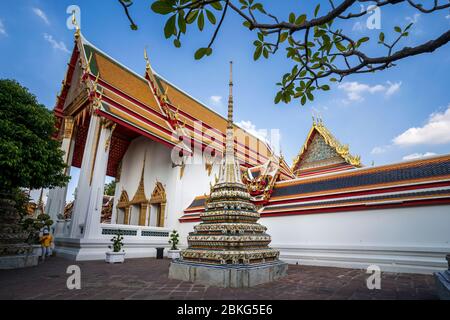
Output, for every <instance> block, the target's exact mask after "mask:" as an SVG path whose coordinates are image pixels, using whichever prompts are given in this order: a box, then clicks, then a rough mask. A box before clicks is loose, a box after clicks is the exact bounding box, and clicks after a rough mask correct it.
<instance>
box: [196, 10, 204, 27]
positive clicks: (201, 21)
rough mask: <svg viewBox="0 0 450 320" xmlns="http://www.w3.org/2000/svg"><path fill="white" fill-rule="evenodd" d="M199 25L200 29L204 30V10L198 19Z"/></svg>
mask: <svg viewBox="0 0 450 320" xmlns="http://www.w3.org/2000/svg"><path fill="white" fill-rule="evenodd" d="M197 25H198V29H199V30H200V31H203V27H204V26H205V16H204V15H203V12H200V14H199V15H198V19H197Z"/></svg>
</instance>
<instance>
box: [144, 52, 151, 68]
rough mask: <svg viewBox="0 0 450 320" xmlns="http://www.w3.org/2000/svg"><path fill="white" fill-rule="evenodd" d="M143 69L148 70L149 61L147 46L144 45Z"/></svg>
mask: <svg viewBox="0 0 450 320" xmlns="http://www.w3.org/2000/svg"><path fill="white" fill-rule="evenodd" d="M144 59H145V69H147V70H150V61H149V60H148V54H147V46H146V47H144Z"/></svg>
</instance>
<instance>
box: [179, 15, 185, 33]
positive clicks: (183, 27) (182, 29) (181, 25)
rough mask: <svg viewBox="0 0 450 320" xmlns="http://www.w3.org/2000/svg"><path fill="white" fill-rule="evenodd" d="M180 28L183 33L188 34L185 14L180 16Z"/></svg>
mask: <svg viewBox="0 0 450 320" xmlns="http://www.w3.org/2000/svg"><path fill="white" fill-rule="evenodd" d="M178 28H180V31H181V32H182V33H186V20H185V19H184V14H180V15H178Z"/></svg>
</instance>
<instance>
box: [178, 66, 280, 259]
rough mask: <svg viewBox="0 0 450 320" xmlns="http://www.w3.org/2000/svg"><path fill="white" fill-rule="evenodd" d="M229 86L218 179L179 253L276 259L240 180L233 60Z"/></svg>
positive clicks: (186, 256) (190, 256)
mask: <svg viewBox="0 0 450 320" xmlns="http://www.w3.org/2000/svg"><path fill="white" fill-rule="evenodd" d="M229 90H230V95H229V99H228V119H227V121H228V124H227V136H226V139H227V140H226V149H225V155H224V157H223V158H222V162H221V165H220V172H219V179H218V181H217V183H216V184H215V185H214V186H213V187H212V189H211V194H210V195H209V198H208V201H207V204H206V208H205V212H204V213H202V214H201V215H200V219H201V220H202V222H201V223H200V224H199V225H197V226H195V227H194V232H191V233H189V236H188V244H189V246H188V248H187V249H186V250H183V251H182V253H181V256H182V258H183V260H185V261H191V262H200V263H208V264H216V265H242V264H245V265H247V264H252V265H254V264H259V263H266V262H270V261H277V260H278V256H279V252H278V251H277V250H275V249H272V248H270V247H269V246H268V245H269V243H270V241H271V239H270V236H269V235H268V234H267V233H266V227H264V226H262V225H260V224H259V223H258V222H257V221H258V219H259V213H258V212H257V211H256V207H255V205H254V204H253V203H252V202H251V201H250V194H249V193H248V190H247V187H246V185H245V184H244V183H242V180H241V171H240V168H239V162H238V160H237V159H236V157H235V153H234V138H233V80H232V62H230V83H229Z"/></svg>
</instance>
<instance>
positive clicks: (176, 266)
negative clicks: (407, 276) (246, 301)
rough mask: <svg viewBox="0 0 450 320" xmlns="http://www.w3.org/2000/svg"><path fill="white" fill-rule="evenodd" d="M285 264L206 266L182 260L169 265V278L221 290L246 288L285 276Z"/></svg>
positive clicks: (276, 262) (278, 262)
mask: <svg viewBox="0 0 450 320" xmlns="http://www.w3.org/2000/svg"><path fill="white" fill-rule="evenodd" d="M287 269H288V265H287V263H285V262H283V261H274V262H267V263H259V264H255V265H225V266H222V265H208V264H201V263H195V262H188V261H182V260H175V261H173V262H172V263H171V264H170V268H169V278H170V279H176V280H183V281H190V282H195V283H198V284H203V285H209V286H216V287H222V288H247V287H253V286H256V285H259V284H263V283H268V282H272V281H274V280H277V279H279V278H281V277H283V276H285V275H286V273H287Z"/></svg>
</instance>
